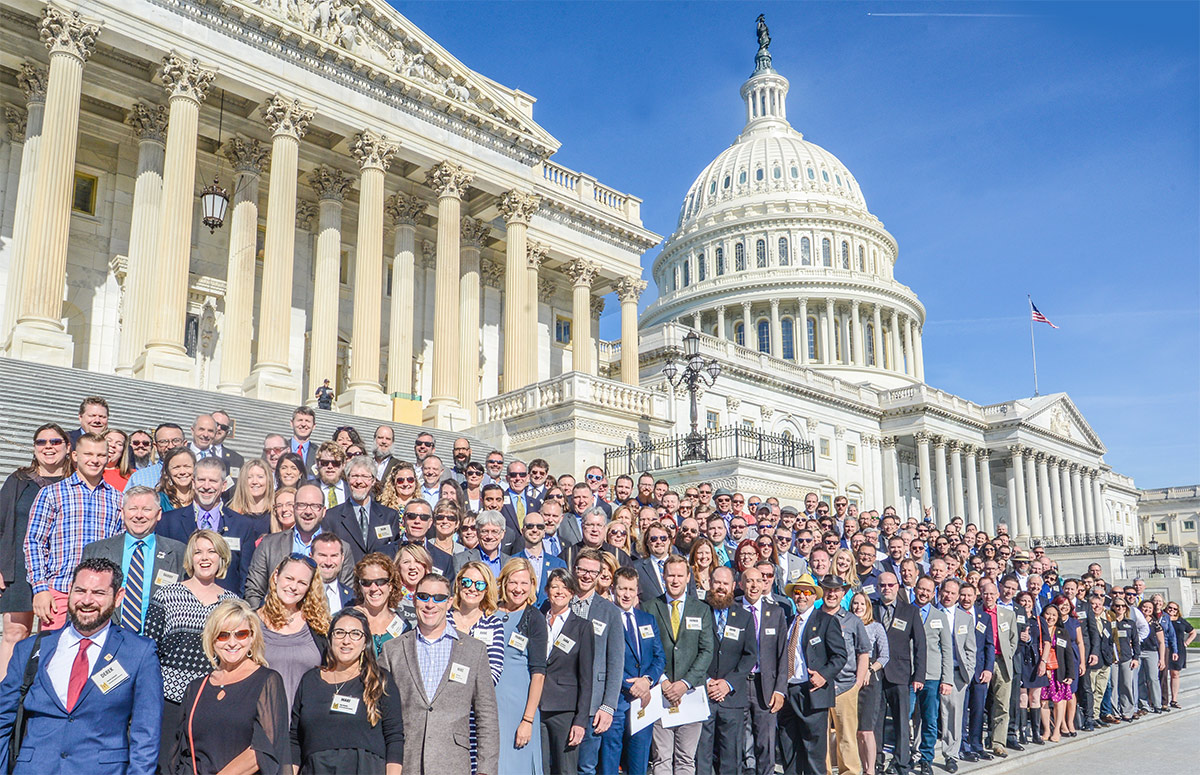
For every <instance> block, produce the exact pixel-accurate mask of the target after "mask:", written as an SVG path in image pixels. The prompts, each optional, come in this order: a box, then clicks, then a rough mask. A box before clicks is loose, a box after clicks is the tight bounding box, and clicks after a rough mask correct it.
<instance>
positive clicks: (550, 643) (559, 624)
mask: <svg viewBox="0 0 1200 775" xmlns="http://www.w3.org/2000/svg"><path fill="white" fill-rule="evenodd" d="M570 615H571V609H570V608H568V609H567V610H565V611H563V612H562V614H560V615H559V616H556V617H555V618H554V624H553V625H551V627H550V634H549V635H548V636H547V637H546V658H547V659H549V657H550V649H552V648H554V641H556V640H558V636H559V633H561V632H562V629H563V625H564V624H566V623H567V617H568V616H570Z"/></svg>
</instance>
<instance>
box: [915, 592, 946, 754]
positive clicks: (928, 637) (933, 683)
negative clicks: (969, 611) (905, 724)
mask: <svg viewBox="0 0 1200 775" xmlns="http://www.w3.org/2000/svg"><path fill="white" fill-rule="evenodd" d="M935 587H936V585H935V584H934V583H933V579H931V578H929V577H928V576H921V577H920V578H919V579H918V580H917V582H916V585H915V586H914V588H913V595H914V597H915V598H916V599H915V601H914V605H915V606H916V607H917V614H918V616H919V618H920V619H921V621H922V622H923V625H922V628H923V630H924V632H925V683H924V685H923V686H922V687H921V688H920V689H918V690H917V692H916V717H917V721H918V725H917V726H918V728H919V729H920V735H921V742H920V746H919V753H920V756H919V758H920V761H919V762H915V760H914V762H915V763H916V764H917V765H918V766H919V768H920V771H921V773H922V775H932V773H933V756H934V753H935V752H936V750H937V738H938V711H939V710H940V708H941V704H940V703H939V702H938V698H939V697H941V696H943V695H948V694H950V693H951V692H952V691H954V643H953V641H952V638H951V635H950V629H951V628H950V620H949V619H947V618H946V615H945V614H944V613H942V612H941V611H939V610H938V608H937V605H936V602H935V601H934V599H933V592H934V588H935Z"/></svg>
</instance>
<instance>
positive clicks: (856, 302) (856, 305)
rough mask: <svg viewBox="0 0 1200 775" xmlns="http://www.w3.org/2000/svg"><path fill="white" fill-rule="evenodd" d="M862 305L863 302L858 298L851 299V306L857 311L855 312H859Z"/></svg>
mask: <svg viewBox="0 0 1200 775" xmlns="http://www.w3.org/2000/svg"><path fill="white" fill-rule="evenodd" d="M861 306H862V302H861V301H859V300H858V299H851V300H850V308H851V309H853V310H854V311H855V313H857V312H858V310H859V307H861Z"/></svg>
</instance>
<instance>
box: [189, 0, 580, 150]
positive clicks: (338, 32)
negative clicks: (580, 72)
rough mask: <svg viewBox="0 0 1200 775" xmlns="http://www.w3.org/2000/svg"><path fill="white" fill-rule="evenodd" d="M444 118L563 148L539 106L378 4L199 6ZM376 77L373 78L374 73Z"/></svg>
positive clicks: (277, 0) (312, 1)
mask: <svg viewBox="0 0 1200 775" xmlns="http://www.w3.org/2000/svg"><path fill="white" fill-rule="evenodd" d="M199 2H202V3H207V4H209V5H217V6H218V7H219V8H220V9H221V12H222V13H223V14H225V15H227V16H229V17H231V18H234V19H238V20H240V21H242V22H250V23H252V24H254V26H256V27H259V28H260V29H264V30H266V29H267V28H269V27H271V26H273V25H277V26H278V27H279V30H278V32H279V36H280V38H281V39H284V40H287V41H289V42H291V43H292V44H294V45H298V46H299V47H300V48H302V49H304V50H308V51H312V52H313V53H317V54H321V55H325V56H329V57H330V58H332V59H333V60H334V61H336V62H339V63H340V64H343V65H346V66H349V67H350V68H351V69H353V70H356V71H359V72H362V73H364V74H367V75H369V76H370V77H371V78H372V80H375V81H382V82H385V83H387V84H388V85H389V86H392V87H394V88H397V89H398V90H399V91H401V92H403V93H405V94H406V95H407V96H410V97H417V98H420V99H422V101H425V102H428V103H429V104H431V105H433V106H434V107H435V108H437V109H439V110H445V111H447V112H450V113H458V114H460V117H462V118H464V119H465V120H467V121H469V122H470V123H475V124H478V125H480V127H481V128H484V129H491V130H492V131H493V132H494V133H498V134H500V135H502V136H507V138H508V139H510V140H518V141H524V144H527V145H529V146H530V147H531V149H532V150H533V151H534V152H535V154H536V155H537V156H539V157H540V158H543V159H544V158H547V157H549V156H550V155H551V154H552V153H554V151H556V150H557V149H558V147H559V145H560V144H559V142H558V141H557V140H556V139H555V138H554V137H553V136H552V135H551V134H550V133H549V132H547V131H546V130H545V129H543V128H542V127H541V126H539V125H538V124H537V123H536V122H535V121H534V120H533V117H532V109H533V102H534V100H533V98H532V97H529V96H528V95H525V94H522V93H520V92H518V91H516V90H513V89H507V88H506V87H504V86H501V85H500V84H498V83H496V82H495V81H492V80H491V79H489V78H486V77H484V76H482V75H480V74H478V73H476V72H474V71H473V70H471V69H470V68H468V67H467V66H465V65H464V64H462V63H461V62H459V61H458V60H457V59H456V58H455V57H454V56H452V55H451V54H450V52H448V51H446V49H444V48H442V47H441V46H440V45H438V44H437V43H436V42H435V41H434V40H433V39H432V38H430V37H429V36H428V35H426V34H425V33H424V32H422V31H421V30H420V29H419V28H417V26H416V25H414V24H413V23H412V22H410V21H409V20H408V19H407V18H405V17H404V16H403V15H402V14H400V12H399V11H397V10H395V9H394V8H392V7H391V6H389V5H387V4H386V3H383V2H379V1H378V0H353V1H351V0H199ZM372 71H373V72H372Z"/></svg>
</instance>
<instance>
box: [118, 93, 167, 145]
mask: <svg viewBox="0 0 1200 775" xmlns="http://www.w3.org/2000/svg"><path fill="white" fill-rule="evenodd" d="M167 113H168V112H167V106H166V105H152V104H149V103H145V102H135V103H133V106H132V107H130V108H129V111H128V112H126V114H125V124H126V125H127V126H129V127H132V128H133V134H134V136H135V137H137V139H138V140H149V141H153V142H156V143H165V142H166V141H167Z"/></svg>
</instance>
